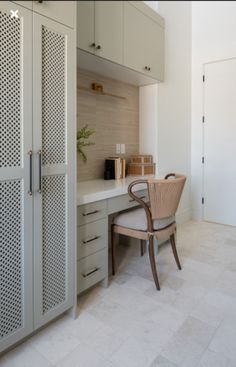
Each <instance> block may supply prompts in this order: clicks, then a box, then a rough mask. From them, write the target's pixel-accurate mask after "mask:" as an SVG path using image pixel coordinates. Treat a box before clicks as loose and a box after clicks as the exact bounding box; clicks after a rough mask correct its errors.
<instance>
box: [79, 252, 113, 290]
mask: <svg viewBox="0 0 236 367" xmlns="http://www.w3.org/2000/svg"><path fill="white" fill-rule="evenodd" d="M107 276H108V249H107V248H105V249H103V250H101V251H98V252H96V253H95V254H93V255H90V256H88V257H85V258H84V259H82V260H80V261H78V262H77V291H78V293H81V292H83V291H85V290H86V289H88V288H89V287H91V286H92V285H94V284H96V283H98V282H100V281H101V280H103V279H105V278H106V277H107Z"/></svg>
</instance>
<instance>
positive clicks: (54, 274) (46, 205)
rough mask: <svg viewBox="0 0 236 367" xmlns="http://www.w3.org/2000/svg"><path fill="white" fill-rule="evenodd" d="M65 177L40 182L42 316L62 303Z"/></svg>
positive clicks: (63, 297)
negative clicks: (41, 204) (41, 206)
mask: <svg viewBox="0 0 236 367" xmlns="http://www.w3.org/2000/svg"><path fill="white" fill-rule="evenodd" d="M65 199H66V194H65V177H64V176H62V175H57V176H47V177H44V178H43V313H46V312H47V311H50V310H51V309H53V308H54V307H55V306H57V305H59V304H60V303H62V302H63V301H65V299H66V222H65V218H66V212H65V211H66V207H65Z"/></svg>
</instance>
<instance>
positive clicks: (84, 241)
mask: <svg viewBox="0 0 236 367" xmlns="http://www.w3.org/2000/svg"><path fill="white" fill-rule="evenodd" d="M99 238H100V236H95V237H93V238H90V239H89V240H83V241H82V242H83V244H84V245H86V244H87V243H90V242H93V241H96V240H98V239H99Z"/></svg>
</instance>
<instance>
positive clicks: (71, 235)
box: [33, 14, 76, 327]
mask: <svg viewBox="0 0 236 367" xmlns="http://www.w3.org/2000/svg"><path fill="white" fill-rule="evenodd" d="M33 17H34V18H33V27H34V28H33V44H34V47H33V64H34V71H33V88H34V93H33V95H34V97H33V98H34V102H33V111H34V112H33V121H34V125H33V129H34V147H35V150H36V151H42V164H41V167H42V179H41V185H42V188H41V193H40V192H39V191H40V172H39V167H40V162H39V160H40V155H38V160H37V162H36V164H35V167H36V170H35V176H34V182H35V190H36V195H35V201H34V219H35V227H34V244H35V250H34V271H35V276H34V280H35V284H34V287H35V288H34V289H35V291H34V311H35V312H34V315H35V327H38V326H41V325H43V324H44V323H46V322H47V321H49V320H51V319H53V318H54V317H56V316H57V315H59V314H60V313H62V312H64V311H65V310H67V309H68V308H70V307H71V306H72V305H73V296H74V294H75V292H74V289H75V288H74V284H73V274H74V272H75V270H74V269H73V261H74V260H75V256H74V255H73V251H74V250H75V246H76V241H75V236H76V225H75V218H76V216H75V212H76V198H75V186H76V178H75V173H76V168H75V162H76V157H75V154H76V146H75V137H76V124H75V113H74V106H75V95H76V92H75V91H76V65H75V51H76V44H75V31H73V30H71V29H69V28H67V27H66V26H63V25H61V24H59V23H56V22H54V21H52V20H50V19H47V18H45V17H42V16H40V15H38V14H34V15H33Z"/></svg>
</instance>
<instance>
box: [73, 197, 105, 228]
mask: <svg viewBox="0 0 236 367" xmlns="http://www.w3.org/2000/svg"><path fill="white" fill-rule="evenodd" d="M106 209H107V203H106V200H102V201H96V202H94V203H90V204H85V205H81V206H79V207H78V208H77V225H78V226H81V225H82V224H86V223H91V222H94V221H96V220H98V219H102V218H105V217H106V215H107V210H106Z"/></svg>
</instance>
